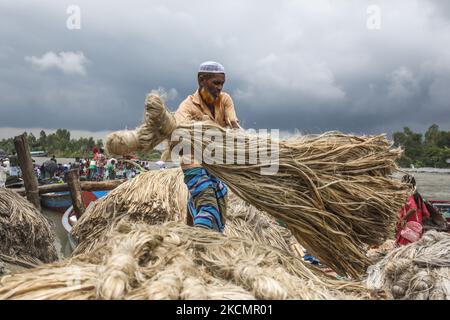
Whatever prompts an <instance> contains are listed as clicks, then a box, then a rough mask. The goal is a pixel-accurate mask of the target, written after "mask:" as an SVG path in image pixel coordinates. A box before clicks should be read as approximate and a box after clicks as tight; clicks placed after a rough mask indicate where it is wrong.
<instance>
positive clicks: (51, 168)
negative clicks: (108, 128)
mask: <svg viewBox="0 0 450 320" xmlns="http://www.w3.org/2000/svg"><path fill="white" fill-rule="evenodd" d="M93 154H94V156H93V157H92V158H79V157H77V158H75V161H74V162H69V163H67V164H61V163H58V162H57V159H56V158H55V156H53V157H52V158H51V159H49V160H47V161H45V162H44V163H43V164H42V165H41V166H35V172H36V176H37V177H38V180H40V181H48V180H60V181H61V182H66V181H67V174H68V172H69V170H71V169H78V170H79V172H80V179H81V180H86V181H103V180H114V179H132V178H133V177H135V176H136V175H137V174H139V173H141V172H142V171H143V170H149V169H150V168H151V165H150V162H149V161H141V160H134V161H131V160H117V159H114V158H108V157H106V155H105V153H104V150H103V149H101V148H97V147H94V149H93ZM158 163H159V162H158ZM158 167H159V169H164V168H165V164H164V163H159V166H158Z"/></svg>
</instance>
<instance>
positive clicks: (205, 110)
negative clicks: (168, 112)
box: [175, 61, 239, 128]
mask: <svg viewBox="0 0 450 320" xmlns="http://www.w3.org/2000/svg"><path fill="white" fill-rule="evenodd" d="M197 81H198V89H197V90H196V91H195V92H194V93H193V94H192V95H190V96H188V97H187V98H186V99H185V100H184V101H183V102H181V104H180V106H179V107H178V110H177V111H176V112H175V119H176V120H177V122H178V123H183V122H186V121H192V120H194V121H202V120H204V119H205V117H206V118H208V119H210V120H212V121H214V122H215V123H217V124H218V125H220V126H221V127H231V128H239V120H238V118H237V117H236V112H235V111H234V103H233V100H232V99H231V97H230V95H229V94H228V93H225V92H223V91H222V88H223V85H224V83H225V68H224V67H223V65H221V64H220V63H218V62H214V61H206V62H203V63H202V64H201V65H200V67H199V68H198V74H197Z"/></svg>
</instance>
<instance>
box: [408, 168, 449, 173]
mask: <svg viewBox="0 0 450 320" xmlns="http://www.w3.org/2000/svg"><path fill="white" fill-rule="evenodd" d="M400 170H401V171H405V172H424V173H440V174H443V173H444V174H450V169H444V168H400Z"/></svg>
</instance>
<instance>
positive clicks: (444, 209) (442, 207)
mask: <svg viewBox="0 0 450 320" xmlns="http://www.w3.org/2000/svg"><path fill="white" fill-rule="evenodd" d="M429 202H430V203H431V204H432V205H433V207H435V208H436V209H438V210H439V211H440V212H441V214H442V216H443V217H444V218H445V220H447V222H450V200H430V201H429Z"/></svg>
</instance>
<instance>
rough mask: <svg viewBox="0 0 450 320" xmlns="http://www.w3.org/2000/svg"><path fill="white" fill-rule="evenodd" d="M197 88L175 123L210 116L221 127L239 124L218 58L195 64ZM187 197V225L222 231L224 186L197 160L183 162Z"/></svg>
mask: <svg viewBox="0 0 450 320" xmlns="http://www.w3.org/2000/svg"><path fill="white" fill-rule="evenodd" d="M197 81H198V89H197V90H196V91H195V92H194V93H193V94H192V95H190V96H188V97H187V98H186V99H185V100H184V101H183V102H182V103H181V104H180V106H179V107H178V110H177V111H176V112H175V119H176V121H177V122H178V123H183V122H187V121H204V120H205V119H208V120H212V121H214V122H215V123H216V124H218V125H219V126H221V127H224V128H225V127H231V128H240V126H239V120H238V118H237V117H236V112H235V111H234V104H233V100H232V99H231V97H230V95H229V94H227V93H225V92H223V91H222V88H223V85H224V83H225V68H224V67H223V65H221V64H220V63H218V62H214V61H206V62H203V63H202V64H201V65H200V67H199V68H198V74H197ZM181 168H182V169H183V173H184V182H185V183H186V185H187V187H188V189H189V194H190V198H189V201H188V212H189V213H190V214H188V221H187V223H188V224H189V225H193V226H195V227H202V228H207V229H211V230H216V231H219V232H223V230H224V227H225V221H224V217H225V214H226V199H227V198H226V197H227V193H228V189H227V186H226V185H225V184H224V183H223V182H222V181H220V180H219V179H217V178H215V177H213V176H212V175H211V174H209V173H208V172H207V171H206V169H205V168H203V167H202V166H201V164H199V163H189V164H187V163H183V158H182V160H181Z"/></svg>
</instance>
